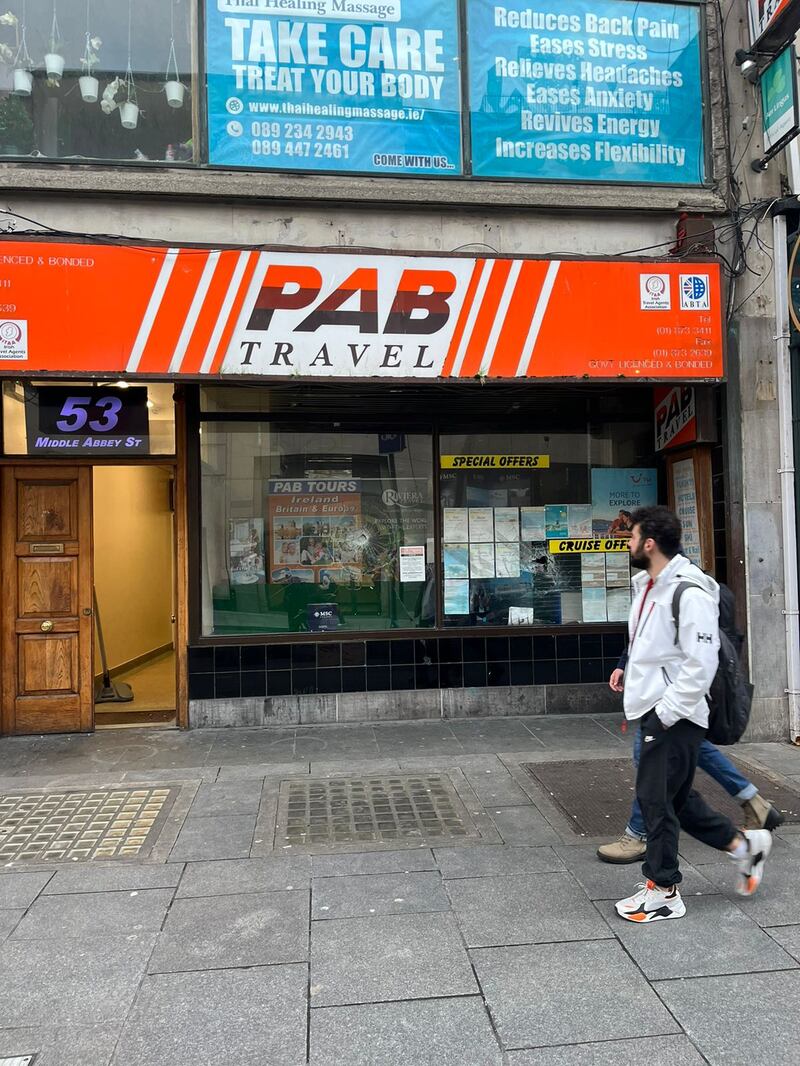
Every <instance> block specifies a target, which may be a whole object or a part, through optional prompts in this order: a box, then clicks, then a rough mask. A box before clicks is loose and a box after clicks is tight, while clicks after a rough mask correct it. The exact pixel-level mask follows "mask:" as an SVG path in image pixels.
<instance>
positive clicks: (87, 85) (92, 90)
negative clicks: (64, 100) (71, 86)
mask: <svg viewBox="0 0 800 1066" xmlns="http://www.w3.org/2000/svg"><path fill="white" fill-rule="evenodd" d="M78 85H79V86H80V89H81V96H82V97H83V100H84V103H87V104H96V103H97V97H98V96H99V94H100V82H99V81H98V80H97V78H95V77H94V76H93V75H92V74H84V75H83V76H82V77H80V78H78Z"/></svg>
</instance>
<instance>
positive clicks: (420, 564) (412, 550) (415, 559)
mask: <svg viewBox="0 0 800 1066" xmlns="http://www.w3.org/2000/svg"><path fill="white" fill-rule="evenodd" d="M400 580H401V581H424V580H425V545H424V544H420V545H401V547H400Z"/></svg>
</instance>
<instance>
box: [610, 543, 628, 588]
mask: <svg viewBox="0 0 800 1066" xmlns="http://www.w3.org/2000/svg"><path fill="white" fill-rule="evenodd" d="M605 560H606V588H609V589H615V588H629V587H630V583H631V562H630V557H629V556H627V555H620V554H619V553H617V552H609V553H608V554H607V555H606V557H605Z"/></svg>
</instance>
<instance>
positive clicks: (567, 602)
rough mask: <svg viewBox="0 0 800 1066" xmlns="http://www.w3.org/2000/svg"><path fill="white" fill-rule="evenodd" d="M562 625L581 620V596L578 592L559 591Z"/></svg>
mask: <svg viewBox="0 0 800 1066" xmlns="http://www.w3.org/2000/svg"><path fill="white" fill-rule="evenodd" d="M560 621H561V623H562V625H566V624H567V623H568V622H582V621H583V598H582V594H581V593H580V592H562V593H561V619H560Z"/></svg>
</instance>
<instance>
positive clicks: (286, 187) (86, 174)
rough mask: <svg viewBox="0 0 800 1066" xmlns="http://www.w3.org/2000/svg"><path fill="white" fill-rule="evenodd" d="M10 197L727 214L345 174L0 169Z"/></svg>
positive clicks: (662, 193) (686, 204)
mask: <svg viewBox="0 0 800 1066" xmlns="http://www.w3.org/2000/svg"><path fill="white" fill-rule="evenodd" d="M0 182H1V183H2V186H3V188H4V189H5V190H6V191H7V192H13V191H17V192H48V193H53V192H56V193H67V194H70V193H82V194H84V195H98V194H99V195H110V196H128V195H135V196H137V197H180V198H185V199H215V200H243V201H244V200H260V201H262V202H263V201H269V200H272V201H289V202H291V201H303V202H304V203H309V202H313V201H314V200H319V201H325V202H330V203H349V202H354V203H355V202H357V203H365V202H371V203H375V204H381V203H391V204H393V205H396V204H407V205H409V206H412V205H413V206H417V207H419V206H428V207H448V206H455V207H461V208H465V209H469V208H476V209H477V208H486V207H496V208H499V209H504V208H505V209H509V208H513V209H518V208H545V209H552V208H560V209H567V210H572V211H597V210H616V211H632V212H637V213H641V212H643V211H645V212H650V211H691V212H700V211H702V212H706V213H709V214H725V213H727V210H728V208H727V205H726V202H725V199H724V197H723V196H722V195H721V194H720V193H719V192H718V191H717V190H716V189H714V188H710V187H707V186H700V187H696V186H663V185H662V186H652V185H648V186H643V185H570V184H555V183H554V184H552V185H550V184H544V183H537V182H530V183H524V182H499V181H473V180H469V181H460V180H458V179H452V180H429V179H424V178H422V179H420V178H390V177H385V178H384V177H381V178H374V177H346V176H342V175H320V174H293V173H291V174H281V173H261V172H253V171H222V170H209V169H192V168H175V167H170V168H163V169H162V168H157V167H142V168H139V167H111V166H109V167H106V166H98V165H80V166H74V165H69V164H60V163H47V164H44V165H42V164H39V165H38V166H37V165H31V164H29V163H4V164H0Z"/></svg>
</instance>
